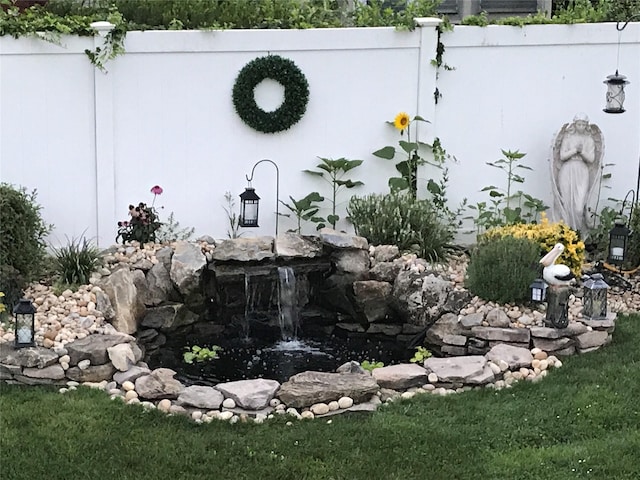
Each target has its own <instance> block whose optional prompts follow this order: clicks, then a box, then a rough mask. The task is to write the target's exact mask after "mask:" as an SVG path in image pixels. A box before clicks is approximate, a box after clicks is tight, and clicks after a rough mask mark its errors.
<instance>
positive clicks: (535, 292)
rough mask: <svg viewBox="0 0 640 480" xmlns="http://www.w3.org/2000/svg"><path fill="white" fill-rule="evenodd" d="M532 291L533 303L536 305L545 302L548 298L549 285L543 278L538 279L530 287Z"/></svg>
mask: <svg viewBox="0 0 640 480" xmlns="http://www.w3.org/2000/svg"><path fill="white" fill-rule="evenodd" d="M529 288H530V290H531V301H533V302H536V303H541V302H544V300H545V298H546V297H547V284H546V283H545V281H544V280H542V279H541V278H536V279H535V280H534V281H533V283H532V284H531V285H530V286H529Z"/></svg>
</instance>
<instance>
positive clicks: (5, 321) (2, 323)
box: [0, 292, 11, 330]
mask: <svg viewBox="0 0 640 480" xmlns="http://www.w3.org/2000/svg"><path fill="white" fill-rule="evenodd" d="M10 324H11V321H10V317H9V313H8V312H7V306H6V305H5V304H4V292H0V327H2V329H3V330H7V328H8V327H9V326H10Z"/></svg>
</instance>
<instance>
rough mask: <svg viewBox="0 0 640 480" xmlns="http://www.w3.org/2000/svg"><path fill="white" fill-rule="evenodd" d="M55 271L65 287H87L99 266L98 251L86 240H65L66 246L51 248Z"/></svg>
mask: <svg viewBox="0 0 640 480" xmlns="http://www.w3.org/2000/svg"><path fill="white" fill-rule="evenodd" d="M51 249H52V251H53V255H54V257H55V270H56V272H57V274H58V276H59V280H60V281H61V282H62V283H63V284H65V285H73V286H79V285H87V284H88V283H89V277H90V276H91V274H92V273H93V272H94V271H95V270H96V268H98V266H100V251H99V250H98V248H97V247H96V246H95V245H92V244H91V242H89V241H88V240H87V239H86V238H83V239H82V240H80V239H78V240H76V239H71V240H67V245H66V246H63V247H60V248H55V247H51Z"/></svg>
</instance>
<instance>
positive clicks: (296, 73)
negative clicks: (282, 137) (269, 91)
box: [233, 55, 309, 133]
mask: <svg viewBox="0 0 640 480" xmlns="http://www.w3.org/2000/svg"><path fill="white" fill-rule="evenodd" d="M267 78H270V79H272V80H275V81H276V82H278V83H279V84H280V85H282V86H283V87H284V102H282V105H280V107H279V108H278V109H277V110H275V111H273V112H265V111H264V110H262V109H261V108H260V107H259V106H258V104H257V103H256V99H255V95H254V89H255V88H256V86H257V85H258V84H259V83H260V82H262V81H263V80H265V79H267ZM308 102H309V84H308V83H307V79H306V77H305V76H304V74H303V73H302V72H301V71H300V69H299V68H298V67H297V66H296V64H295V63H293V61H291V60H289V59H286V58H282V57H280V56H279V55H267V56H266V57H259V58H255V59H253V60H252V61H250V62H249V63H247V64H246V65H245V66H244V68H243V69H242V70H240V73H239V74H238V77H237V78H236V82H235V84H234V85H233V106H234V107H235V109H236V112H237V113H238V115H239V116H240V118H241V119H242V121H243V122H244V123H246V124H247V125H249V126H250V127H251V128H253V129H254V130H257V131H259V132H263V133H275V132H282V131H283V130H287V129H289V128H290V127H291V126H292V125H295V124H296V123H298V121H299V120H300V119H301V118H302V116H303V115H304V112H305V111H306V110H307V103H308Z"/></svg>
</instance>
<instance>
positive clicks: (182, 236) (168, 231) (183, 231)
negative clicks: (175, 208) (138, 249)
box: [156, 212, 195, 243]
mask: <svg viewBox="0 0 640 480" xmlns="http://www.w3.org/2000/svg"><path fill="white" fill-rule="evenodd" d="M193 232H195V228H193V227H184V228H182V227H180V222H178V221H177V220H176V219H175V215H174V213H173V212H171V213H170V214H169V216H168V217H167V221H166V222H164V223H162V224H160V228H159V229H158V231H157V232H156V241H157V242H160V243H169V242H177V241H179V240H189V239H190V238H191V237H192V236H193Z"/></svg>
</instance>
